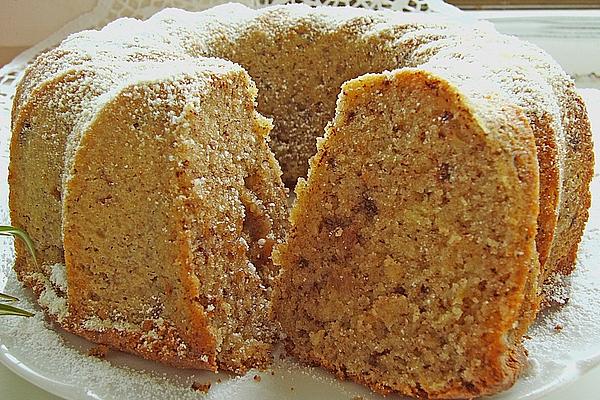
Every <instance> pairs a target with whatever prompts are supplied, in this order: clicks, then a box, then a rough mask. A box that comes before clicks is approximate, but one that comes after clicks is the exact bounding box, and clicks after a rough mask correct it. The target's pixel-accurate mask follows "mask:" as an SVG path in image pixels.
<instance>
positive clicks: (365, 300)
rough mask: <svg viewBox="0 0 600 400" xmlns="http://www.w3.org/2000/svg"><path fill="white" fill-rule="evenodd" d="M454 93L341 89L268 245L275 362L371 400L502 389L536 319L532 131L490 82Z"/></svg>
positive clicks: (384, 84) (435, 84)
mask: <svg viewBox="0 0 600 400" xmlns="http://www.w3.org/2000/svg"><path fill="white" fill-rule="evenodd" d="M459 84H460V85H462V86H461V88H460V91H459V89H458V87H457V86H456V85H454V84H453V83H450V81H449V80H448V79H446V78H443V77H441V76H439V75H435V74H433V73H429V72H425V71H424V70H418V69H403V70H397V71H395V72H392V73H382V74H368V75H363V76H362V77H359V78H356V79H353V80H351V81H349V82H347V83H345V84H344V85H343V86H342V92H341V94H340V97H339V99H338V104H337V111H336V116H335V118H334V120H333V121H332V123H331V124H330V125H329V126H328V128H327V130H326V133H325V137H324V138H323V139H322V140H321V141H320V142H319V145H318V151H317V154H316V156H315V157H314V158H313V159H312V160H311V163H310V172H309V175H308V178H307V180H306V181H301V182H300V184H299V185H298V187H297V189H296V193H297V200H296V203H295V205H294V207H293V209H292V215H291V224H292V225H291V229H290V235H289V237H288V239H287V241H286V243H285V244H283V245H281V246H277V247H276V249H275V253H274V258H275V263H276V264H278V265H280V266H281V267H282V274H281V276H280V280H279V285H278V286H277V289H276V294H275V300H274V309H275V313H276V315H277V318H278V319H279V321H280V322H281V325H282V329H283V331H284V333H285V334H286V335H287V339H286V340H287V348H288V350H289V351H290V352H291V354H293V355H295V356H297V357H298V358H299V359H301V360H303V361H307V362H310V363H316V364H319V365H322V366H324V367H325V368H327V369H330V370H331V371H334V372H335V373H336V374H337V375H339V376H340V377H343V378H350V379H353V380H355V381H357V382H360V383H363V384H366V385H367V386H369V387H371V388H372V389H374V390H376V391H378V392H381V393H390V392H397V393H400V394H404V395H409V396H415V397H423V398H471V397H474V396H480V395H486V394H492V393H495V392H498V391H500V390H502V389H506V388H507V387H509V386H510V385H512V383H513V382H514V380H515V379H516V377H517V375H518V372H519V370H520V368H521V366H522V362H523V358H524V350H523V348H522V345H521V336H522V335H523V334H524V333H525V331H526V329H527V327H528V326H529V324H530V323H531V322H532V320H533V318H534V315H535V311H536V310H537V307H538V302H539V299H538V296H537V293H536V292H537V278H538V274H539V261H538V257H537V253H536V250H535V236H536V219H537V215H538V209H539V198H538V190H539V183H538V166H537V161H536V147H535V139H534V136H533V133H532V131H531V128H530V127H529V125H528V124H527V122H526V119H525V117H524V115H523V114H522V112H521V111H520V109H519V108H517V107H515V106H512V105H510V103H509V102H507V101H505V99H503V98H502V97H501V95H500V94H495V93H494V90H493V89H494V88H493V87H492V86H489V87H488V86H487V85H486V84H485V83H484V84H481V83H480V84H478V87H479V88H478V90H474V89H475V88H470V87H467V86H464V85H463V84H462V83H461V82H457V85H459ZM463 86H464V87H463ZM472 89H473V90H472ZM469 93H476V95H473V96H470V95H469ZM475 105H476V106H475Z"/></svg>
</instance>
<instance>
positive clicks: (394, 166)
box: [9, 4, 593, 398]
mask: <svg viewBox="0 0 600 400" xmlns="http://www.w3.org/2000/svg"><path fill="white" fill-rule="evenodd" d="M225 60H227V61H225ZM234 63H236V64H234ZM389 71H391V72H389ZM253 82H254V83H253ZM254 85H256V88H257V89H258V94H257V91H256V89H255V87H254ZM340 88H341V92H340ZM338 95H339V96H338ZM256 96H257V97H256ZM255 99H256V102H257V104H256V105H255V104H254V101H255ZM336 99H337V103H336ZM336 104H337V105H336ZM255 107H256V109H257V111H255V110H254V108H255ZM258 113H260V114H258ZM261 115H264V116H266V117H270V118H272V126H271V125H270V124H271V123H270V122H269V120H268V119H267V118H265V117H262V116H261ZM271 128H272V130H271V133H270V142H268V136H269V134H268V132H269V130H270V129H271ZM12 131H13V138H12V144H11V165H10V176H9V183H10V187H11V192H10V206H11V219H12V223H13V225H17V226H19V227H22V228H24V229H25V230H27V232H29V234H30V236H31V237H32V238H33V240H34V241H35V243H36V246H37V252H38V260H39V261H40V262H39V264H36V263H34V262H33V260H30V259H28V258H27V256H26V250H25V249H24V248H21V247H19V246H17V260H16V265H15V269H16V271H17V274H18V276H19V279H21V280H22V281H23V282H24V283H25V284H26V285H28V286H31V287H33V288H34V291H35V292H36V293H37V295H38V296H39V299H40V303H41V304H42V306H43V307H45V308H46V309H47V311H48V312H49V314H50V315H51V316H52V318H53V319H55V320H56V321H57V322H58V323H59V324H60V325H61V326H63V327H64V328H65V329H67V330H69V331H71V332H74V333H77V334H79V335H82V336H85V337H87V338H89V339H91V340H93V341H95V342H98V343H103V344H107V345H110V346H112V347H115V348H119V349H121V350H124V351H128V352H132V353H135V354H139V355H141V356H143V357H146V358H150V359H155V360H159V361H163V362H167V363H170V364H172V365H176V366H181V367H195V368H207V369H213V370H216V369H226V370H231V371H236V372H243V371H245V370H247V369H248V368H249V367H252V366H258V367H260V366H264V365H266V364H267V363H268V362H269V358H270V349H271V344H272V343H273V342H274V341H275V340H276V338H277V337H278V334H279V330H280V328H281V331H282V333H283V334H284V335H285V341H286V344H287V348H288V349H289V351H290V352H291V353H292V354H294V355H295V356H296V357H298V358H299V359H301V360H304V361H307V362H311V363H316V364H319V365H322V366H324V367H326V368H328V369H330V370H332V371H334V372H336V373H337V374H338V375H340V376H343V377H348V378H351V379H354V380H356V381H358V382H361V383H364V384H366V385H368V386H370V387H371V388H373V389H375V390H378V391H381V392H386V393H387V392H398V393H402V394H407V395H412V396H429V397H431V398H455V397H472V396H475V395H481V394H491V393H494V392H497V391H499V390H502V389H504V388H506V387H508V386H510V385H511V384H512V382H513V381H514V379H515V378H516V377H517V375H518V373H519V371H520V369H521V368H522V366H523V360H524V357H525V353H524V350H523V347H522V345H521V338H522V336H523V334H524V333H525V332H526V330H527V328H528V326H529V324H530V323H531V321H532V320H533V319H534V317H535V314H536V312H537V309H538V306H539V302H540V298H541V296H540V288H541V287H542V284H543V283H544V282H550V281H551V280H552V277H553V276H554V275H555V274H568V273H569V272H570V271H571V270H572V268H573V264H574V259H575V256H576V252H577V246H578V243H579V240H580V237H581V234H582V231H583V227H584V225H585V222H586V220H587V216H588V211H587V210H588V207H589V205H590V194H589V183H590V180H591V177H592V171H593V165H592V164H593V154H592V144H591V135H590V127H589V122H588V119H587V115H586V111H585V108H584V105H583V103H582V101H581V99H580V97H579V96H578V95H577V93H576V92H575V89H574V85H573V83H572V81H571V80H570V78H569V77H568V76H567V75H566V74H565V73H564V72H563V71H562V70H561V68H560V67H559V66H558V65H557V64H556V63H555V62H554V61H553V60H552V59H551V58H550V57H549V56H548V55H546V54H545V53H544V52H543V51H541V50H539V49H538V48H536V47H535V46H533V45H530V44H526V43H524V42H521V41H519V40H517V39H515V38H512V37H509V36H505V35H501V34H499V33H497V32H496V31H495V30H494V29H493V27H492V26H491V25H490V24H487V23H483V22H473V21H468V20H464V21H459V20H453V19H450V18H446V17H440V16H434V15H425V14H409V13H396V12H392V11H388V10H385V11H370V10H364V9H355V8H351V7H344V8H335V7H317V8H311V7H308V6H304V5H289V6H273V7H267V8H264V9H261V10H252V9H249V8H247V7H244V6H242V5H237V4H227V5H223V6H219V7H215V8H213V9H210V10H207V11H204V12H201V13H189V12H185V11H181V10H174V9H170V10H164V11H162V12H160V13H158V14H156V15H154V16H153V17H151V18H150V19H149V20H147V21H144V22H142V21H138V20H133V19H121V20H118V21H116V22H114V23H111V24H109V25H108V26H106V27H105V28H104V29H102V30H100V31H85V32H81V33H78V34H74V35H72V36H70V37H69V38H68V39H67V40H65V41H64V42H63V43H62V44H61V45H60V46H59V47H58V48H56V49H53V50H50V51H48V52H47V53H45V54H43V55H41V56H40V57H38V58H37V59H36V61H35V62H34V63H33V65H32V66H31V67H30V68H29V69H28V70H27V72H26V73H25V75H24V77H23V79H22V80H21V82H20V84H19V86H18V89H17V93H16V95H15V100H14V106H13V113H12ZM323 132H325V136H324V137H323V138H322V139H320V141H319V144H318V151H317V149H316V145H315V143H316V140H317V138H318V137H320V136H322V135H323ZM269 146H270V148H271V149H272V150H273V153H274V156H273V154H272V153H271V152H270V149H269ZM315 151H317V154H316V155H315V154H314V153H315ZM313 156H314V158H312V160H311V162H310V169H309V163H308V160H309V158H310V157H313ZM276 160H277V161H276ZM279 166H281V169H280V167H279ZM307 171H308V176H307V178H306V180H304V179H301V180H300V181H299V184H298V186H297V189H296V192H297V200H296V202H295V204H294V206H293V208H292V211H291V218H290V223H291V226H290V227H289V229H288V222H287V199H286V191H285V188H284V186H283V183H285V184H286V185H287V186H288V187H292V186H293V185H294V184H295V182H296V180H297V178H299V177H304V176H306V173H307ZM282 182H283V183H282ZM286 235H287V239H286ZM273 249H274V250H273ZM272 250H273V252H272ZM279 324H280V326H279Z"/></svg>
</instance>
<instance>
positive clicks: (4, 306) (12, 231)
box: [0, 225, 37, 317]
mask: <svg viewBox="0 0 600 400" xmlns="http://www.w3.org/2000/svg"><path fill="white" fill-rule="evenodd" d="M0 236H13V237H16V238H18V239H20V240H22V241H23V243H25V247H27V250H28V251H29V254H31V256H32V257H33V261H34V262H35V263H36V264H37V259H36V257H35V248H34V246H33V241H32V240H31V238H30V237H29V235H28V234H27V233H26V232H25V231H23V230H21V229H19V228H15V227H14V226H8V225H0ZM15 301H19V299H17V298H16V297H13V296H10V295H8V294H4V293H0V316H3V315H16V316H20V317H32V316H33V314H32V313H30V312H29V311H26V310H23V309H21V308H18V307H15V306H11V305H10V304H9V303H14V302H15Z"/></svg>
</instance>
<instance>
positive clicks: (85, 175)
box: [13, 59, 287, 373]
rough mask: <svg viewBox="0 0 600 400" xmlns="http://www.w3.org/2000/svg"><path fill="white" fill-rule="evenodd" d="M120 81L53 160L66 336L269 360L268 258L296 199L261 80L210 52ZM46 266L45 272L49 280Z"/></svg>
mask: <svg viewBox="0 0 600 400" xmlns="http://www.w3.org/2000/svg"><path fill="white" fill-rule="evenodd" d="M122 79H123V80H122V81H121V82H117V83H116V84H115V86H114V87H113V88H111V89H110V90H108V91H106V92H105V93H103V94H100V95H99V96H97V98H96V99H95V100H93V101H91V102H90V103H89V104H90V105H91V106H93V112H91V113H90V116H91V117H90V118H88V119H87V120H86V118H85V117H82V118H80V120H79V123H78V124H77V125H76V126H75V127H74V128H73V130H72V131H70V132H69V133H68V134H67V138H66V140H64V139H63V141H62V142H59V143H58V145H60V144H61V143H62V144H63V146H65V148H64V149H57V151H62V154H64V158H61V157H58V156H57V157H54V158H53V162H54V163H58V162H64V165H60V166H54V165H53V166H52V167H53V168H54V169H56V170H62V171H63V172H62V178H61V179H59V181H58V182H57V183H55V184H57V185H58V186H59V189H57V190H59V192H60V193H62V196H59V197H58V206H59V207H60V213H59V214H58V215H59V217H60V221H58V228H59V230H60V233H61V236H62V240H63V242H64V262H65V266H66V282H67V287H66V288H64V289H65V290H63V292H62V293H61V292H60V291H58V290H57V291H56V294H55V295H56V296H58V297H61V296H62V297H64V295H65V293H64V292H66V300H67V302H66V304H67V305H68V306H67V307H68V308H67V309H64V310H53V309H49V310H48V311H49V312H50V313H51V316H52V317H53V318H54V319H56V320H57V321H58V322H59V323H60V324H61V326H63V327H64V328H65V329H67V330H68V331H70V332H73V333H77V334H79V335H81V336H84V337H86V338H88V339H90V340H92V341H94V342H97V343H102V344H107V345H109V346H111V347H112V348H116V349H120V350H123V351H127V352H131V353H134V354H138V355H141V356H143V357H145V358H148V359H153V360H159V361H162V362H165V363H167V364H171V365H174V366H177V367H187V368H205V369H210V370H217V369H224V370H229V371H234V372H237V373H243V372H245V371H246V370H247V369H249V368H252V367H259V368H260V367H264V366H265V365H268V364H269V363H270V361H271V347H272V343H273V342H274V341H275V340H276V339H277V337H278V325H277V324H276V322H274V321H273V319H272V317H271V309H270V298H271V287H272V281H273V278H274V276H275V275H276V273H277V270H276V269H275V268H274V267H273V264H272V261H271V257H270V255H271V248H272V247H273V245H274V244H275V243H276V242H277V241H280V240H281V239H282V238H283V235H284V230H285V227H286V224H287V222H286V221H287V213H286V209H287V200H286V192H285V190H284V187H283V184H282V182H281V178H280V175H281V170H280V168H279V166H278V164H277V161H276V160H275V158H274V156H273V154H272V152H271V151H270V150H269V148H268V145H267V136H268V132H269V130H270V128H271V124H270V121H269V120H267V119H265V118H264V117H262V116H260V115H259V114H258V113H256V111H255V110H254V100H255V98H256V88H255V86H254V84H253V83H252V81H251V80H250V78H249V76H248V75H247V73H246V72H245V71H244V70H243V69H242V68H241V67H239V66H237V65H235V64H233V63H230V62H228V61H222V60H214V59H197V60H194V59H184V60H177V61H173V62H169V61H160V62H151V61H146V62H144V63H143V64H140V65H139V66H138V67H137V69H132V71H131V72H129V73H127V74H125V75H124V76H123V77H122ZM33 136H34V135H32V137H33ZM37 140H40V138H39V137H38V138H37ZM65 143H66V144H65ZM15 160H16V159H15ZM63 160H64V161H63ZM15 162H16V161H15ZM13 167H14V168H15V169H16V167H15V165H14V164H13ZM36 185H37V183H36V182H31V187H30V188H29V190H30V191H36V190H41V189H39V188H38V187H37V186H36ZM42 195H43V194H40V196H42ZM42 222H43V221H42V220H40V223H42ZM49 222H52V224H53V225H52V227H53V229H54V226H55V224H56V222H54V221H49ZM60 250H62V249H60ZM42 253H44V252H42ZM45 258H46V256H43V258H42V259H43V260H45ZM59 261H60V260H58V261H54V262H59ZM22 265H23V266H22V269H21V272H20V273H21V274H22V275H28V273H29V272H32V273H33V271H29V269H33V268H34V267H33V266H31V267H28V266H27V264H26V263H25V264H22ZM46 268H48V269H50V270H54V269H56V267H55V266H52V267H49V266H47V265H46V266H43V267H42V271H41V272H39V271H37V273H34V277H35V278H36V279H37V282H42V283H43V282H44V281H47V282H50V283H52V276H51V271H48V272H46V271H44V269H46ZM41 286H44V285H43V284H42V285H41ZM54 289H56V288H49V287H42V288H39V289H38V293H41V296H42V297H44V296H47V294H48V290H54ZM43 300H44V299H43V298H42V299H41V303H42V305H44V304H45V303H44V301H43ZM48 308H50V307H48Z"/></svg>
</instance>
